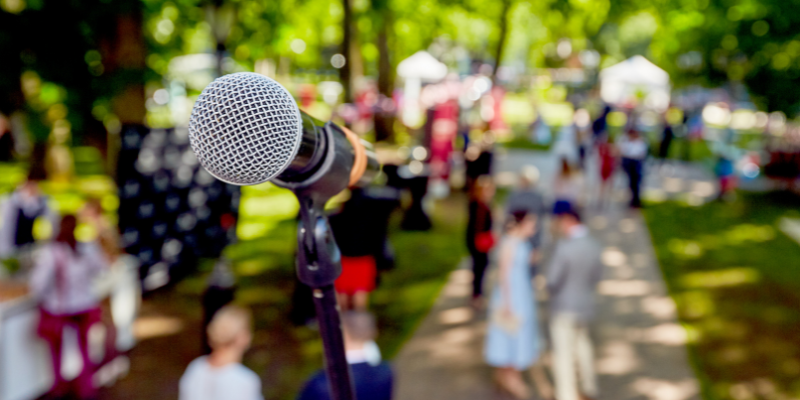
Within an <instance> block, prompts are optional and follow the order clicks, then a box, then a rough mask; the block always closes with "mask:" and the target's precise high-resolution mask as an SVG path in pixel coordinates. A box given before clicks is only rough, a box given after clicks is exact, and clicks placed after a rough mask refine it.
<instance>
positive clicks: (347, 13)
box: [339, 0, 353, 103]
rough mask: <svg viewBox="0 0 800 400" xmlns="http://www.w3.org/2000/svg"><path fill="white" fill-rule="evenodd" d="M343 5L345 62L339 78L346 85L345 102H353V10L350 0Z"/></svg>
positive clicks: (342, 51) (343, 0) (344, 1)
mask: <svg viewBox="0 0 800 400" xmlns="http://www.w3.org/2000/svg"><path fill="white" fill-rule="evenodd" d="M342 5H343V6H344V19H343V21H342V24H343V26H342V28H343V30H344V37H343V38H342V50H341V53H342V55H343V56H344V57H345V63H344V66H343V67H342V68H340V69H339V80H341V81H342V86H344V102H345V103H352V102H353V84H352V79H351V78H352V76H351V73H350V70H351V64H352V60H351V59H350V56H351V50H350V42H351V41H352V32H353V28H352V25H353V15H352V14H353V10H352V8H351V7H350V0H342Z"/></svg>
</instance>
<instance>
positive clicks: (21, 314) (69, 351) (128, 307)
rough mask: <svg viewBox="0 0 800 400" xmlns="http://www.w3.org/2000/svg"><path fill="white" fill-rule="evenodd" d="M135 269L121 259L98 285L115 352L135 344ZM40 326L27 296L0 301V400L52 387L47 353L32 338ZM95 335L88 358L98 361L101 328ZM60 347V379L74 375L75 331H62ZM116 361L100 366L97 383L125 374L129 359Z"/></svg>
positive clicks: (23, 399)
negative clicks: (107, 302) (108, 307)
mask: <svg viewBox="0 0 800 400" xmlns="http://www.w3.org/2000/svg"><path fill="white" fill-rule="evenodd" d="M137 265H138V264H136V262H135V259H133V258H132V257H129V256H123V257H121V258H120V260H119V261H118V262H117V263H115V264H114V266H113V267H112V268H111V269H110V270H109V271H108V272H107V273H105V274H104V276H102V277H101V278H100V279H99V280H98V282H97V285H96V287H97V291H98V293H99V294H100V295H101V296H100V297H101V298H103V299H105V298H108V299H109V300H110V303H111V316H112V320H113V321H114V326H115V328H116V333H117V337H116V343H115V346H116V349H117V350H118V351H119V352H126V351H128V350H130V349H131V348H133V346H134V344H135V339H134V336H133V322H134V320H135V319H136V314H137V312H138V310H139V305H140V303H141V289H140V288H139V277H138V273H137ZM38 322H39V309H38V307H37V304H36V301H35V300H34V299H32V298H31V297H30V296H23V297H20V298H17V299H14V300H10V301H6V302H0V400H31V399H36V398H38V397H39V396H41V395H42V394H44V393H46V392H47V391H48V390H49V389H50V387H51V386H52V384H53V371H52V365H51V361H50V349H49V348H48V346H47V344H46V342H45V341H43V340H42V339H41V338H39V337H38V335H37V334H36V326H37V324H38ZM66 329H71V328H65V330H66ZM92 329H93V330H94V329H95V328H94V327H93V328H92ZM99 331H101V335H100V336H99V339H98V340H94V342H95V344H94V346H92V345H91V343H90V355H96V356H97V357H98V358H99V359H102V358H103V356H104V355H103V354H102V353H103V351H104V346H103V343H104V339H103V336H102V332H104V329H102V328H101V329H99ZM90 336H91V334H90ZM64 346H65V349H64V352H63V353H64V357H63V361H62V364H63V366H62V376H65V377H69V376H74V375H77V371H80V368H81V359H80V353H79V352H78V350H77V336H76V335H75V334H74V330H73V332H65V343H64ZM117 361H120V360H118V359H115V360H113V362H111V363H108V364H114V365H108V364H106V365H102V366H100V368H99V369H98V372H97V374H96V375H95V381H96V382H97V383H99V384H100V385H105V384H108V383H109V382H113V381H114V380H115V379H116V378H117V376H119V375H120V374H124V373H127V359H124V360H121V361H122V362H121V363H120V362H117Z"/></svg>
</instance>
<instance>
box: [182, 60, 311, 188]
mask: <svg viewBox="0 0 800 400" xmlns="http://www.w3.org/2000/svg"><path fill="white" fill-rule="evenodd" d="M189 139H190V142H191V145H192V150H194V152H195V154H197V158H198V160H200V163H201V164H202V165H203V167H205V169H206V170H207V171H208V172H210V173H211V174H212V175H214V176H215V177H217V178H218V179H220V180H222V181H225V182H228V183H232V184H235V185H255V184H258V183H262V182H266V181H268V180H270V179H272V178H273V177H275V176H277V175H278V174H280V173H281V172H283V170H285V169H286V167H288V166H289V164H290V163H291V162H292V160H293V159H294V157H295V155H296V154H297V150H298V148H299V146H300V141H301V139H302V121H301V119H300V110H299V109H298V108H297V103H295V101H294V99H293V98H292V96H291V95H290V94H289V92H288V91H287V90H286V89H285V88H284V87H283V86H281V85H280V84H279V83H277V82H275V81H274V80H272V79H270V78H267V77H266V76H263V75H259V74H254V73H249V72H241V73H236V74H230V75H225V76H222V77H220V78H217V79H216V80H215V81H214V82H211V84H209V85H208V86H207V87H206V88H205V89H204V90H203V92H202V93H201V94H200V96H199V97H198V98H197V102H195V104H194V108H193V109H192V116H191V118H190V120H189Z"/></svg>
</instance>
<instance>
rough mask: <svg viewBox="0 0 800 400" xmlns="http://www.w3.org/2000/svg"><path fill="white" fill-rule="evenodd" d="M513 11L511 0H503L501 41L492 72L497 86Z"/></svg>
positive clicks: (493, 80) (493, 82)
mask: <svg viewBox="0 0 800 400" xmlns="http://www.w3.org/2000/svg"><path fill="white" fill-rule="evenodd" d="M509 11H511V0H503V10H502V12H501V13H500V39H499V41H498V42H497V51H496V52H495V56H494V59H495V62H494V70H493V71H492V84H493V85H496V84H497V70H498V69H500V62H501V61H502V60H503V53H504V52H505V50H506V42H507V41H508V13H509Z"/></svg>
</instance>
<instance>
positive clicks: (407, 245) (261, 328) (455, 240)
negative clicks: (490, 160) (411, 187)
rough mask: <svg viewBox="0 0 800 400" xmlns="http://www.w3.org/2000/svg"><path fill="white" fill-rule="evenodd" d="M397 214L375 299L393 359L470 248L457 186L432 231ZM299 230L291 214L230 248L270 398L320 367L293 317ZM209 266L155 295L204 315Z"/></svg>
mask: <svg viewBox="0 0 800 400" xmlns="http://www.w3.org/2000/svg"><path fill="white" fill-rule="evenodd" d="M399 217H400V215H399V213H398V214H397V215H395V217H394V218H393V220H392V224H391V226H392V228H391V229H392V232H391V233H390V240H391V242H392V244H393V245H394V247H395V251H396V267H395V269H394V270H392V271H389V272H386V273H384V274H383V276H382V282H381V285H380V287H379V288H378V289H376V290H375V292H373V295H372V297H371V299H370V300H371V309H372V311H373V312H374V313H375V315H376V317H377V319H378V327H379V330H380V336H379V338H378V340H377V342H378V345H379V346H380V348H381V350H382V353H383V356H384V358H385V359H389V360H391V359H392V358H393V357H394V356H395V355H396V354H397V352H398V351H399V350H400V348H401V346H402V344H403V343H404V342H405V340H406V339H407V338H408V337H409V336H410V335H411V334H412V333H413V331H414V329H415V328H416V327H417V325H418V324H419V323H420V322H421V319H422V318H423V317H424V316H425V315H426V314H427V312H428V310H429V309H430V307H431V306H432V305H433V302H434V301H435V299H436V297H437V295H438V293H439V291H440V290H441V288H442V286H443V285H444V283H445V281H446V278H447V276H448V274H449V272H450V271H452V270H453V269H454V268H455V267H456V266H457V265H458V263H459V261H460V260H461V259H462V257H463V256H464V255H465V254H466V248H465V246H464V239H463V237H464V235H463V232H464V229H465V224H466V199H464V198H463V196H461V195H460V194H455V195H454V196H453V197H451V198H450V199H445V200H442V201H440V202H438V203H437V204H436V208H435V212H434V213H433V215H432V219H433V222H434V228H433V229H432V230H431V231H429V232H406V231H401V230H399V228H398V226H399V222H400V218H399ZM295 237H296V236H295V222H294V221H293V220H287V221H283V222H280V223H278V224H277V226H275V227H274V228H272V229H271V230H270V231H269V233H267V235H266V236H263V237H261V238H258V239H253V240H249V241H242V242H239V243H237V244H235V245H232V246H230V247H229V248H228V249H227V250H226V254H227V255H228V257H229V258H230V259H231V260H232V262H233V266H234V269H235V271H236V273H237V276H238V285H239V289H238V291H237V294H236V302H237V303H239V304H242V305H246V306H247V307H249V308H251V309H252V310H253V313H254V316H255V326H256V334H255V336H254V340H253V347H252V349H251V350H250V351H249V352H248V354H247V356H246V358H245V364H246V365H247V366H248V367H250V368H252V369H253V370H254V371H256V373H258V374H259V376H261V377H262V380H263V385H264V394H265V396H266V398H267V399H270V400H272V399H274V400H288V399H294V398H295V397H296V395H297V391H298V390H299V389H300V388H301V385H302V384H303V382H304V381H305V380H306V379H307V378H308V377H309V375H310V374H311V373H313V372H314V371H315V370H317V369H318V368H321V367H322V343H321V341H320V340H319V334H318V332H317V331H316V330H313V329H311V328H308V327H295V326H293V325H292V324H291V323H290V322H289V319H288V315H289V311H290V309H291V295H292V291H293V288H294V273H295V272H294V251H295V248H296V244H295ZM210 266H211V263H210V262H209V263H206V264H205V265H203V266H202V269H203V270H205V271H206V272H202V271H201V272H199V273H197V274H195V275H194V276H191V277H188V278H187V279H185V280H184V281H182V282H181V283H179V284H178V285H177V286H176V287H175V289H174V290H171V291H169V293H161V294H155V295H154V297H153V298H152V299H151V300H150V301H158V302H162V303H166V302H168V303H170V304H171V305H172V306H175V305H177V304H182V306H181V308H182V309H183V310H184V311H185V312H186V313H187V314H188V315H193V316H196V317H199V312H200V309H199V296H200V294H201V293H202V291H203V289H204V288H205V277H206V276H207V271H208V270H209V268H210ZM172 340H180V339H178V338H173V339H172ZM132 362H133V363H136V359H132ZM131 378H133V377H131ZM142 384H145V383H142ZM165 398H166V397H165Z"/></svg>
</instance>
